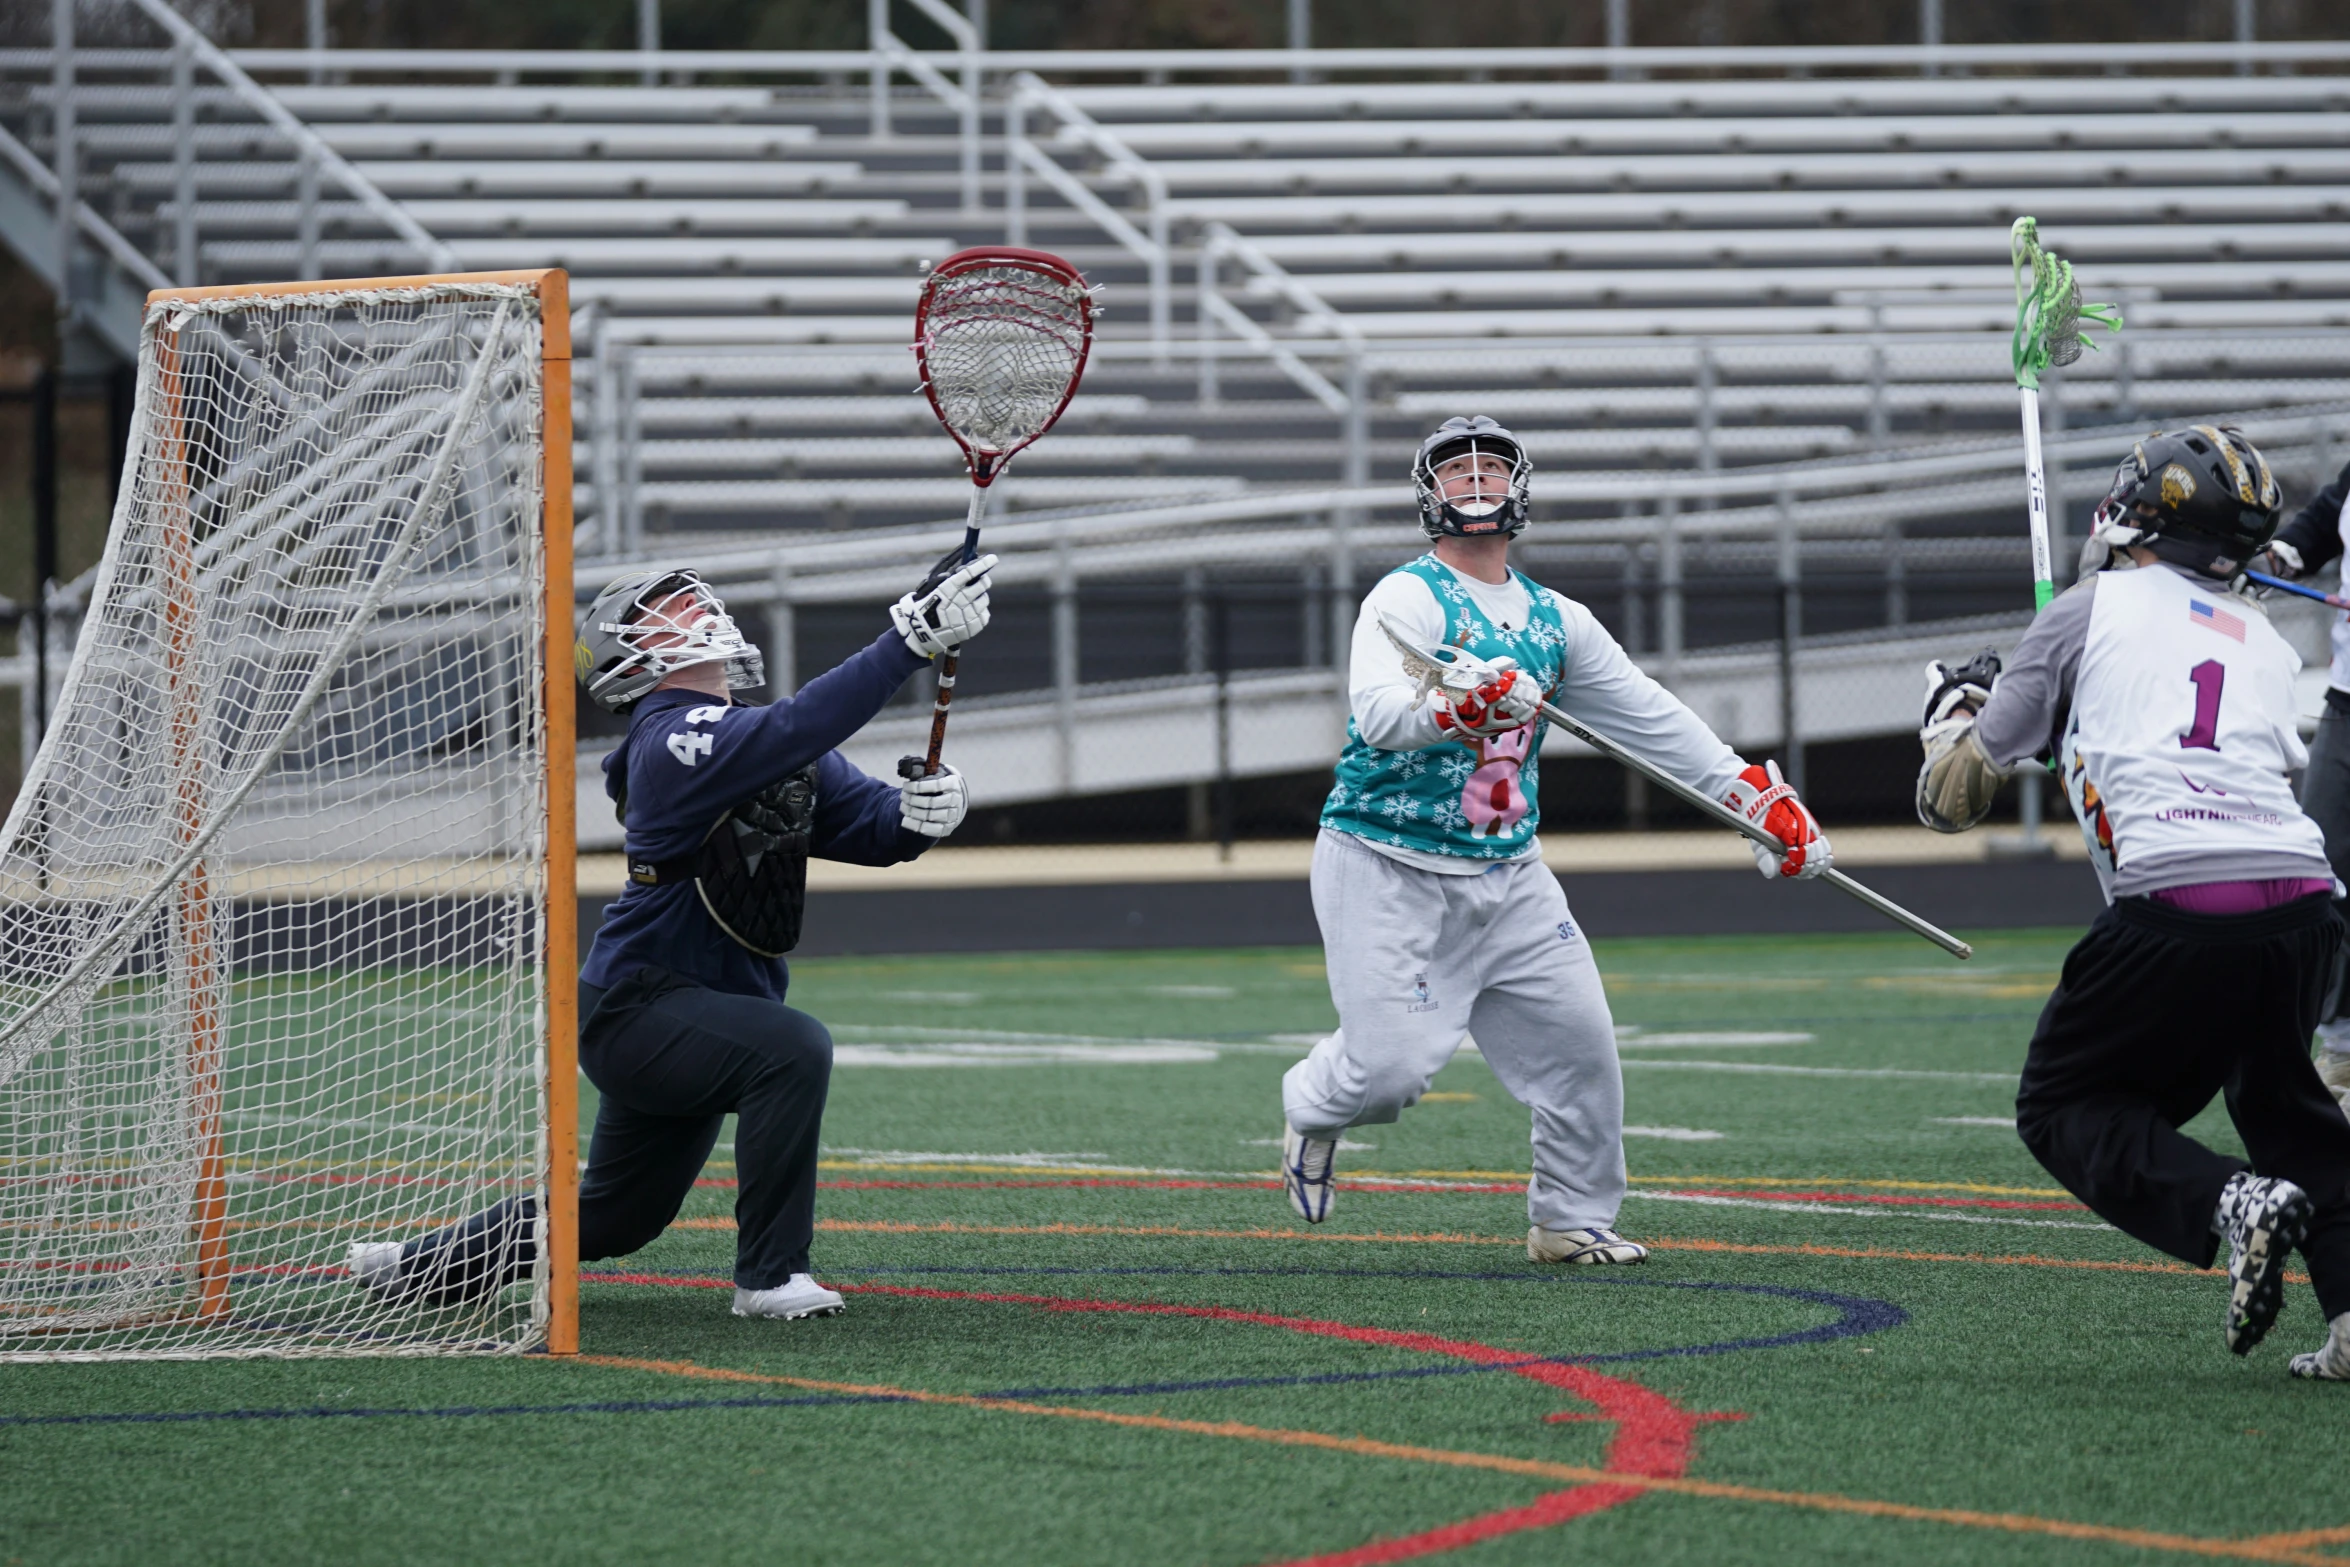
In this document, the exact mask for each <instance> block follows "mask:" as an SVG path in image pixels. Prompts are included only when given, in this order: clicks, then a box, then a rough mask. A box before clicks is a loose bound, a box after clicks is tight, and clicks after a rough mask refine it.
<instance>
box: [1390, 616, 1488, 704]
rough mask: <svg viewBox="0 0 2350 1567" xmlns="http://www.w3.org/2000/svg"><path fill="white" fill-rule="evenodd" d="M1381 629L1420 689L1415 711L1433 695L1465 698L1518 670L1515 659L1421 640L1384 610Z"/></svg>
mask: <svg viewBox="0 0 2350 1567" xmlns="http://www.w3.org/2000/svg"><path fill="white" fill-rule="evenodd" d="M1379 629H1380V630H1381V631H1384V632H1386V633H1387V640H1388V641H1390V642H1392V643H1394V644H1395V650H1396V651H1397V652H1399V653H1401V654H1402V655H1403V672H1404V674H1405V675H1406V676H1408V677H1410V679H1411V680H1412V681H1413V682H1414V683H1415V684H1416V685H1417V686H1418V687H1419V689H1418V690H1416V691H1414V692H1413V693H1412V706H1413V707H1415V708H1416V707H1418V706H1419V705H1420V704H1421V703H1423V702H1425V701H1427V700H1428V698H1429V697H1430V696H1432V695H1442V696H1444V697H1445V698H1446V700H1447V701H1450V700H1451V699H1453V698H1455V697H1462V696H1466V695H1468V694H1469V693H1470V692H1472V691H1474V690H1476V689H1477V688H1478V687H1479V686H1483V685H1491V684H1492V683H1493V682H1494V681H1496V680H1498V679H1500V678H1501V677H1502V675H1503V674H1504V673H1505V672H1506V671H1509V670H1512V669H1515V668H1517V667H1518V664H1517V660H1515V659H1511V658H1504V659H1501V660H1499V661H1495V660H1491V659H1483V658H1479V657H1478V656H1477V655H1476V654H1474V653H1471V652H1469V651H1468V650H1466V649H1465V648H1457V647H1454V646H1452V645H1451V644H1449V643H1444V642H1422V641H1419V640H1418V639H1417V638H1415V637H1413V636H1412V635H1411V633H1409V632H1407V631H1405V630H1403V629H1402V628H1401V627H1399V626H1397V625H1396V623H1395V622H1394V621H1393V620H1390V619H1389V618H1388V617H1387V614H1386V612H1385V611H1381V612H1380V615H1379Z"/></svg>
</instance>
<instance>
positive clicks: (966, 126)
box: [865, 0, 987, 217]
mask: <svg viewBox="0 0 2350 1567" xmlns="http://www.w3.org/2000/svg"><path fill="white" fill-rule="evenodd" d="M914 8H915V9H916V10H918V11H920V12H921V13H922V14H923V15H924V16H926V17H928V18H929V19H930V20H931V21H932V22H934V23H936V24H937V26H938V27H939V28H940V29H941V30H942V31H943V32H945V34H946V35H947V36H948V37H949V38H952V39H953V40H954V41H955V54H954V56H953V58H954V59H955V61H956V62H957V63H958V64H959V65H960V66H961V67H962V72H963V85H962V86H960V87H957V86H956V85H955V84H954V83H953V82H950V81H948V80H947V78H946V74H945V73H944V72H942V71H941V70H939V68H938V67H937V66H936V65H933V64H932V63H931V61H930V59H929V57H928V56H926V55H924V54H923V53H921V52H920V51H918V50H916V49H914V48H913V47H912V46H911V45H909V44H908V43H907V42H906V41H905V40H904V39H902V38H900V37H898V35H897V34H895V33H893V32H891V31H890V29H889V0H868V4H867V6H866V11H865V17H866V29H867V31H868V33H869V34H870V35H871V38H872V42H873V57H872V60H871V62H870V65H869V75H870V81H871V88H872V103H873V110H872V126H871V133H872V136H873V138H874V140H876V141H880V140H884V139H886V138H887V137H888V136H889V134H890V128H889V77H890V71H891V70H892V69H893V68H894V69H897V70H902V71H904V72H905V73H906V74H907V75H908V76H911V77H913V78H914V80H915V81H917V82H919V83H921V85H922V86H923V87H925V88H927V89H928V90H929V92H930V95H931V96H932V97H934V98H936V99H938V101H939V102H941V103H943V104H945V105H946V106H947V107H948V108H950V109H952V110H954V111H955V115H956V119H957V121H958V140H959V141H960V143H961V146H960V148H959V152H960V154H961V157H960V162H961V172H962V195H963V212H964V215H965V216H967V217H977V216H978V215H979V106H980V94H981V93H982V91H983V90H984V89H985V86H986V76H987V72H986V41H985V40H984V39H982V38H981V37H980V36H979V30H978V29H977V28H975V27H973V26H972V25H971V23H970V21H969V20H968V19H967V18H965V17H961V16H958V15H956V14H955V12H954V11H953V9H952V8H950V7H948V6H947V5H945V4H943V3H941V0H914Z"/></svg>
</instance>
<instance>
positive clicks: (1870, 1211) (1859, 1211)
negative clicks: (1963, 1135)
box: [1624, 1188, 2113, 1230]
mask: <svg viewBox="0 0 2350 1567" xmlns="http://www.w3.org/2000/svg"><path fill="white" fill-rule="evenodd" d="M1624 1195H1625V1196H1627V1197H1644V1198H1646V1199H1647V1200H1648V1201H1650V1202H1689V1203H1697V1204H1699V1205H1701V1206H1703V1207H1707V1208H1772V1209H1776V1210H1778V1211H1779V1212H1781V1213H1840V1214H1849V1215H1850V1216H1852V1217H1853V1218H1856V1219H1924V1220H1927V1221H1929V1222H1931V1223H1936V1224H2010V1225H2021V1226H2023V1227H2024V1228H2026V1229H2033V1230H2111V1229H2112V1228H2113V1226H2112V1225H2110V1224H2097V1223H2089V1222H2084V1221H2082V1220H2079V1219H2010V1218H2007V1217H2005V1216H2003V1215H1999V1214H1976V1213H1930V1212H1924V1211H1921V1210H1919V1209H1916V1208H1846V1207H1844V1206H1842V1205H1840V1204H1837V1203H1824V1202H1773V1201H1772V1200H1771V1199H1769V1198H1767V1197H1707V1196H1700V1195H1699V1194H1698V1193H1696V1192H1660V1191H1654V1190H1650V1189H1647V1188H1639V1189H1635V1190H1633V1191H1629V1192H1626V1193H1625V1194H1624Z"/></svg>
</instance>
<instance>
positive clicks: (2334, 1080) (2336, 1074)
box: [2317, 1025, 2350, 1114]
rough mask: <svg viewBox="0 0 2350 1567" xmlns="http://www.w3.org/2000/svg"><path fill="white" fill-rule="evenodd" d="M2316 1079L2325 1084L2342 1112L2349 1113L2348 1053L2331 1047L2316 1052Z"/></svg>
mask: <svg viewBox="0 0 2350 1567" xmlns="http://www.w3.org/2000/svg"><path fill="white" fill-rule="evenodd" d="M2328 1026H2329V1027H2330V1026H2331V1025H2328ZM2317 1080H2318V1081H2319V1082H2321V1083H2323V1084H2325V1085H2326V1091H2327V1092H2328V1093H2330V1094H2332V1095H2333V1096H2334V1103H2336V1104H2338V1105H2340V1106H2341V1107H2342V1110H2343V1113H2345V1114H2350V1055H2342V1054H2340V1053H2338V1052H2336V1051H2334V1050H2331V1049H2326V1050H2320V1051H2319V1052H2318V1053H2317Z"/></svg>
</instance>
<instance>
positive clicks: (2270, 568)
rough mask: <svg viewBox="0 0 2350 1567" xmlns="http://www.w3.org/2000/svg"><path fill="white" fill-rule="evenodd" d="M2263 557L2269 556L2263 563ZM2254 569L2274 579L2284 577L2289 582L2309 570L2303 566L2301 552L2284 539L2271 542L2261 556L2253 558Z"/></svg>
mask: <svg viewBox="0 0 2350 1567" xmlns="http://www.w3.org/2000/svg"><path fill="white" fill-rule="evenodd" d="M2261 555H2265V556H2267V557H2268V559H2267V560H2265V561H2263V560H2262V559H2261ZM2252 569H2253V570H2254V571H2265V572H2267V573H2268V574H2269V575H2270V576H2272V577H2282V578H2284V579H2285V580H2286V581H2287V582H2291V581H2293V580H2295V579H2296V578H2298V577H2299V576H2300V575H2301V573H2302V572H2303V571H2305V570H2306V569H2307V568H2306V567H2304V566H2303V565H2302V564H2301V552H2300V551H2299V550H2297V549H2295V548H2293V546H2292V545H2290V544H2287V543H2286V542H2285V541H2284V540H2283V539H2272V540H2270V541H2269V546H2268V548H2267V549H2265V550H2262V551H2261V552H2260V555H2255V556H2253V557H2252Z"/></svg>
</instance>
